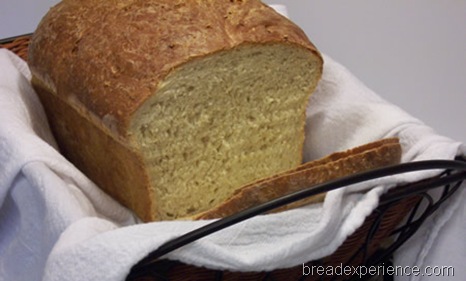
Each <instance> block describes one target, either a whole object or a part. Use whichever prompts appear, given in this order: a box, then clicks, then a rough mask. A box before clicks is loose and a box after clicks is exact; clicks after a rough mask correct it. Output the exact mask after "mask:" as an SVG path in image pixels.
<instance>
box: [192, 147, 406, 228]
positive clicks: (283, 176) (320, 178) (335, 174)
mask: <svg viewBox="0 0 466 281" xmlns="http://www.w3.org/2000/svg"><path fill="white" fill-rule="evenodd" d="M400 160H401V146H400V144H399V141H398V139H397V138H389V139H383V140H379V141H376V142H372V143H369V144H365V145H362V146H359V147H356V148H353V149H349V150H346V151H343V152H336V153H333V154H330V155H328V156H326V157H324V158H321V159H318V160H315V161H310V162H307V163H304V164H302V165H300V166H299V167H297V168H296V169H292V170H290V171H287V172H284V173H280V174H278V175H275V176H273V177H270V178H267V179H263V180H259V181H257V182H254V183H251V184H248V185H246V186H244V187H242V188H240V189H238V190H237V191H236V192H235V194H234V195H233V196H232V197H231V198H229V199H228V200H226V201H225V202H223V203H221V204H219V205H217V206H216V207H214V208H212V209H210V210H208V211H206V212H204V213H202V214H199V215H197V216H195V219H214V218H221V217H226V216H229V215H233V214H235V213H237V212H240V211H242V210H245V209H248V208H251V207H254V206H257V205H259V204H261V203H265V202H268V201H271V200H273V199H276V198H279V197H281V196H284V195H286V194H290V193H293V192H296V191H299V190H302V189H305V188H308V187H311V186H313V185H316V184H320V183H324V182H327V181H330V180H333V179H337V178H341V177H344V176H348V175H351V174H355V173H359V172H364V171H368V170H372V169H375V168H380V167H384V166H388V165H394V164H397V163H399V162H400ZM324 198H325V193H323V194H319V195H316V196H312V197H309V198H306V199H303V200H300V201H298V202H296V203H293V204H289V205H287V206H285V207H282V208H279V209H277V210H275V211H283V210H287V209H290V208H296V207H299V206H303V205H306V204H311V203H317V202H322V201H323V199H324Z"/></svg>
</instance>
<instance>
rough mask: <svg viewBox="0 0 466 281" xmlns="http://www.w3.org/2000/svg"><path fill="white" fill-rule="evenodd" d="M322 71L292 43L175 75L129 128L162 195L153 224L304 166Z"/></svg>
mask: <svg viewBox="0 0 466 281" xmlns="http://www.w3.org/2000/svg"><path fill="white" fill-rule="evenodd" d="M321 64H322V62H321V58H320V57H319V56H317V55H316V54H315V53H313V52H311V51H309V50H307V49H305V48H302V47H300V46H296V45H293V44H279V43H276V44H275V43H274V44H243V45H240V46H238V47H236V48H234V49H232V50H228V51H220V52H217V53H214V54H212V55H209V56H207V57H203V58H202V59H196V58H195V59H193V60H191V61H190V62H188V63H186V64H184V65H183V66H181V67H179V68H177V69H176V70H175V71H173V72H172V73H170V74H169V75H168V76H167V77H166V79H165V80H164V81H162V82H161V83H160V84H159V89H158V90H157V93H156V94H155V95H154V96H153V97H151V98H149V99H148V100H147V101H146V102H145V103H144V105H143V106H142V107H141V108H140V109H139V110H138V111H137V112H136V114H135V115H134V116H133V118H132V120H133V121H132V123H131V129H130V130H131V135H132V136H133V137H134V140H135V143H136V145H137V146H138V149H140V150H141V155H142V157H143V161H144V163H145V164H146V167H147V169H148V171H149V178H150V181H151V188H152V194H154V196H156V197H157V198H154V200H153V202H157V205H156V206H154V210H153V212H154V214H153V217H154V218H156V219H157V220H170V219H179V218H183V217H189V216H192V215H195V214H198V213H201V212H203V211H206V210H208V209H210V208H212V207H213V206H215V205H217V204H219V203H220V202H222V201H224V200H226V199H227V198H229V197H230V196H231V195H232V194H233V193H234V192H235V190H236V189H238V188H240V187H241V186H243V185H244V184H246V183H249V182H251V181H254V180H257V179H260V178H264V177H267V176H270V175H273V174H275V173H277V172H281V171H284V170H287V169H291V168H293V167H296V166H297V165H299V164H300V163H301V161H302V144H303V141H304V132H303V128H304V122H305V119H304V118H305V116H304V113H305V108H306V105H307V101H308V98H309V96H310V94H311V93H312V91H313V90H314V88H315V86H316V84H317V81H318V79H319V78H320V75H321Z"/></svg>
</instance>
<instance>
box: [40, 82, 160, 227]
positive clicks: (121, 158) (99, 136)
mask: <svg viewBox="0 0 466 281" xmlns="http://www.w3.org/2000/svg"><path fill="white" fill-rule="evenodd" d="M33 79H34V78H33ZM35 84H36V87H35V90H36V93H37V95H38V96H39V98H40V100H41V102H42V104H43V105H44V110H45V112H46V114H47V117H48V118H49V119H50V120H54V121H53V122H50V127H51V130H52V132H53V133H54V135H58V136H61V137H60V138H56V140H57V142H58V145H59V147H60V150H61V151H60V152H61V153H62V154H63V155H64V156H65V157H66V158H67V159H68V160H70V161H71V162H72V163H73V164H74V165H76V167H78V168H79V169H80V170H81V171H82V172H83V173H84V174H86V175H87V176H88V177H89V178H91V179H92V180H93V181H94V182H95V183H96V184H97V185H98V186H99V187H100V188H102V189H103V190H104V191H105V192H107V193H108V194H111V195H112V196H113V198H115V199H116V200H118V201H119V202H120V203H122V204H123V205H125V206H126V207H128V208H130V209H131V210H133V211H135V212H136V213H137V214H138V215H139V217H140V218H141V219H143V220H144V221H151V220H154V219H157V218H155V217H154V216H153V214H154V213H156V212H155V209H156V205H155V204H156V200H154V199H155V194H153V192H152V191H151V189H150V188H149V179H148V177H147V174H146V173H145V171H144V167H142V166H141V165H142V161H141V160H140V159H139V157H138V155H137V154H136V153H135V152H134V151H131V150H130V149H128V148H127V146H125V145H122V144H121V143H119V142H118V141H116V140H115V139H113V138H111V137H110V136H108V135H107V134H105V133H104V132H103V131H102V130H100V129H99V128H97V127H96V126H95V125H94V124H93V123H92V122H88V120H86V119H85V117H83V116H82V115H80V114H77V112H76V111H75V110H73V109H72V108H71V107H70V105H69V104H67V103H66V102H63V101H62V100H61V99H59V98H57V96H56V95H53V94H51V93H49V92H48V89H47V88H45V87H41V86H40V85H41V83H40V82H37V81H35ZM72 124H75V125H72ZM77 124H79V125H77ZM64 140H66V141H64ZM109 151H110V152H111V153H109ZM89 163H92V165H90V164H89ZM151 198H152V199H151Z"/></svg>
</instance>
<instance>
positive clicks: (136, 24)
mask: <svg viewBox="0 0 466 281" xmlns="http://www.w3.org/2000/svg"><path fill="white" fill-rule="evenodd" d="M96 26H98V28H96ZM136 33H137V36H134V34H136ZM270 42H287V43H290V44H296V45H299V46H302V47H304V48H307V49H309V50H311V51H312V52H314V53H316V54H318V52H317V50H316V49H315V47H314V46H313V45H312V44H311V43H310V42H309V40H308V38H307V37H306V35H305V34H304V32H303V31H302V30H301V29H299V28H298V27H297V26H296V25H294V24H293V23H291V22H290V21H289V20H287V19H286V18H284V17H282V16H281V15H279V14H278V13H275V12H272V11H271V8H270V7H268V6H266V5H264V4H262V3H261V2H260V1H258V0H242V1H230V0H203V1H175V0H145V1H141V0H123V1H116V0H107V1H102V0H79V1H78V0H67V1H63V2H61V3H59V4H58V5H56V6H55V7H53V8H52V9H51V10H50V12H49V13H48V14H47V15H46V17H45V18H44V19H43V20H42V21H41V23H40V25H39V27H38V28H37V30H36V32H35V34H34V36H33V38H32V40H31V45H30V47H29V50H30V53H29V64H30V67H31V70H32V73H33V75H34V76H35V77H37V78H38V79H39V80H41V81H43V83H44V84H45V86H46V87H48V88H49V89H50V90H51V91H52V92H54V93H56V94H57V95H59V96H60V98H61V99H63V100H66V101H67V102H68V103H70V104H72V105H73V107H75V108H77V109H78V110H80V111H81V112H82V114H87V115H91V116H88V117H87V118H88V119H90V120H92V121H93V122H95V123H96V125H98V126H102V124H104V126H105V127H107V129H110V132H113V133H115V134H114V135H113V137H117V138H125V139H126V137H127V136H126V128H127V126H128V124H129V123H130V119H131V116H132V114H133V113H134V111H135V110H136V109H137V108H139V106H140V105H141V104H142V103H143V102H144V101H145V100H146V99H147V98H148V97H149V96H150V95H152V94H153V93H154V92H156V89H157V87H158V85H159V82H160V81H162V79H163V78H164V77H165V76H166V75H167V74H168V73H169V72H170V71H171V70H172V69H174V68H175V67H177V66H179V65H181V64H183V63H186V62H187V61H189V60H191V59H193V58H195V57H202V56H205V55H208V54H211V53H214V52H218V51H221V50H225V49H231V48H234V47H235V46H238V45H240V44H246V43H253V44H266V43H270ZM45 50H47V51H45ZM89 74H91V75H89ZM95 120H103V121H104V122H103V123H102V122H96V121H95Z"/></svg>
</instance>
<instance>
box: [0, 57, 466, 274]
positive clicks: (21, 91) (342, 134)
mask: <svg viewBox="0 0 466 281" xmlns="http://www.w3.org/2000/svg"><path fill="white" fill-rule="evenodd" d="M324 61H325V64H324V72H323V77H322V80H321V82H320V83H319V85H318V88H317V90H316V92H315V93H314V94H313V96H312V98H311V99H310V102H309V110H308V112H307V127H306V143H305V149H304V154H305V158H306V160H312V159H315V158H318V157H321V156H324V155H326V154H328V153H330V152H333V151H336V150H342V149H346V148H350V147H353V146H356V145H360V144H363V143H367V142H370V141H374V140H377V139H380V138H383V137H399V138H400V140H401V144H402V147H403V151H404V153H403V161H404V162H408V161H413V160H421V159H453V158H454V157H455V156H456V155H464V154H466V148H465V146H464V145H462V144H461V143H459V142H455V141H453V140H450V139H449V138H446V137H442V136H438V135H437V134H436V133H435V132H434V131H433V130H432V129H430V128H429V127H427V126H426V125H424V124H423V123H422V122H421V121H419V120H417V119H415V118H413V117H411V116H409V115H408V114H407V113H405V112H403V111H402V110H401V109H400V108H398V107H396V106H394V105H392V104H390V103H388V102H386V101H384V100H383V99H382V98H380V97H379V96H377V95H376V94H375V93H373V92H372V91H371V90H370V89H368V88H366V87H365V86H364V85H363V84H362V83H361V82H360V81H359V80H357V79H356V78H355V77H354V76H352V75H351V73H350V72H349V71H348V70H347V69H345V68H344V67H343V66H341V65H340V64H338V63H337V62H335V61H333V60H332V59H331V58H330V57H328V56H325V55H324ZM0 65H1V68H0V108H1V111H0V163H2V164H1V166H0V279H1V280H28V281H30V280H44V281H52V280H56V281H59V280H60V281H62V280H70V281H73V280H76V281H78V280H79V281H82V280H109V281H110V280H112V281H113V280H124V279H125V277H126V276H127V274H128V272H129V271H130V268H131V266H132V265H134V264H135V263H137V262H138V261H139V260H140V259H142V258H143V257H144V256H145V255H147V254H148V253H149V252H150V251H152V250H154V249H156V248H158V247H159V246H160V245H162V244H163V243H164V242H166V241H168V240H170V239H173V238H175V237H178V236H180V235H182V234H184V233H186V232H188V231H190V230H193V229H196V228H198V227H201V226H204V225H206V224H208V223H209V222H211V221H169V222H154V223H145V224H142V223H139V221H138V220H137V218H136V217H135V216H134V215H133V214H132V212H130V211H129V210H127V209H125V208H123V207H121V206H120V205H119V204H118V203H116V202H115V201H113V200H112V199H111V198H109V197H108V196H107V195H106V194H104V193H103V192H101V191H100V190H99V189H98V187H97V186H96V185H94V184H93V183H92V182H91V181H90V180H89V179H87V178H86V177H85V175H83V174H82V173H80V172H79V171H78V170H77V169H76V168H75V167H74V166H73V165H72V164H70V163H69V162H68V161H67V160H66V159H64V158H63V157H62V156H61V155H60V153H59V152H58V150H57V146H56V144H55V142H54V140H53V137H52V135H51V133H50V130H49V128H48V125H47V122H46V118H45V117H44V113H43V110H42V107H41V104H40V102H39V101H38V99H37V97H36V95H35V93H34V91H33V90H32V89H31V86H30V83H29V80H30V73H29V71H28V69H27V66H26V64H25V63H24V62H23V61H21V60H20V59H19V58H17V57H16V56H15V55H13V54H12V53H11V52H9V51H6V50H0ZM437 173H438V171H424V172H416V173H409V174H403V175H399V176H393V177H387V178H383V179H379V180H375V181H371V182H367V183H362V184H357V185H354V186H348V187H345V188H342V189H339V190H335V191H332V192H329V193H328V194H327V196H326V198H325V201H324V202H323V203H322V204H314V205H310V206H306V207H302V208H298V209H293V210H289V211H285V212H281V213H276V214H270V215H264V216H258V217H255V218H252V219H249V220H247V221H244V222H242V223H239V224H237V225H234V226H232V227H229V228H227V229H224V230H222V231H220V232H217V233H215V234H212V235H210V236H208V237H205V238H203V239H201V240H198V241H196V242H194V243H191V244H189V245H187V246H185V247H183V248H181V249H178V250H176V251H174V252H171V253H169V254H167V255H166V257H167V258H169V259H173V260H179V261H182V262H185V263H189V264H193V265H199V266H205V267H208V268H214V269H222V270H223V269H229V270H233V271H263V270H272V269H277V268H285V267H290V266H295V265H299V264H301V263H303V262H306V261H310V260H313V259H318V258H321V257H324V256H327V255H329V254H331V253H332V252H333V251H335V250H336V249H337V248H338V246H340V245H341V244H342V243H343V241H344V240H345V239H346V237H348V236H349V235H350V234H351V233H353V232H354V231H355V230H356V229H357V228H358V227H359V226H360V225H361V224H362V223H363V221H364V219H365V218H366V217H367V216H368V215H369V214H370V213H371V212H372V210H373V209H374V208H375V207H376V206H377V204H378V200H379V197H380V195H381V194H383V193H384V192H385V191H386V190H387V189H388V188H391V187H393V186H395V185H396V184H398V183H404V182H411V181H417V180H420V179H422V178H426V177H430V176H432V175H435V174H437ZM355 190H357V191H359V192H353V191H355ZM464 193H465V192H464V191H463V192H462V193H460V194H459V195H457V199H456V201H455V200H452V202H453V203H452V204H445V205H446V206H445V207H446V208H445V210H444V212H443V213H444V214H446V215H445V216H443V217H442V214H439V216H441V217H442V218H444V219H443V220H444V221H445V223H446V222H448V220H449V218H450V217H452V215H451V214H455V213H456V212H458V206H459V203H458V202H459V201H461V200H462V201H463V202H464ZM458 198H463V199H458ZM447 213H448V214H450V215H448V214H447ZM434 232H435V231H434V230H431V231H430V232H429V233H426V234H425V235H426V237H427V238H426V239H427V240H429V239H430V240H431V241H432V243H435V240H436V237H437V233H434ZM415 246H416V245H414V246H413V248H410V249H408V251H410V252H415V251H422V249H420V248H422V245H421V246H419V247H415ZM415 256H416V255H415ZM418 256H419V255H417V256H416V258H417V257H418ZM416 258H415V259H413V260H410V261H406V263H409V262H413V263H414V264H415V263H416V262H417V261H418V260H417V259H416Z"/></svg>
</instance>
